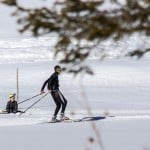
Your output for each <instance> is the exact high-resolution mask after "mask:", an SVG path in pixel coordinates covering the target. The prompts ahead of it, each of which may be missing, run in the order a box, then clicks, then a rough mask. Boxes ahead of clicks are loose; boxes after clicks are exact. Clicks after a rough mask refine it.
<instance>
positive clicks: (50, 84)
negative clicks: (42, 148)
mask: <svg viewBox="0 0 150 150" xmlns="http://www.w3.org/2000/svg"><path fill="white" fill-rule="evenodd" d="M54 71H55V72H54V73H53V74H52V75H51V76H50V78H48V79H47V80H46V81H45V82H44V84H43V86H42V88H41V94H43V93H44V88H45V86H46V85H47V89H48V91H49V92H51V95H52V98H53V100H54V102H55V104H56V109H55V112H54V114H53V117H52V120H51V122H56V121H57V119H56V118H57V114H58V112H59V110H60V108H61V107H62V108H61V114H60V120H65V119H66V118H67V117H65V115H64V114H65V109H66V106H67V100H66V98H65V97H64V96H63V94H62V93H61V92H60V90H59V79H58V75H59V74H60V73H61V71H62V68H61V67H60V66H58V65H57V66H55V67H54Z"/></svg>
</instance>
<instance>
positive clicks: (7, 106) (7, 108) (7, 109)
mask: <svg viewBox="0 0 150 150" xmlns="http://www.w3.org/2000/svg"><path fill="white" fill-rule="evenodd" d="M6 111H7V112H9V102H7V105H6Z"/></svg>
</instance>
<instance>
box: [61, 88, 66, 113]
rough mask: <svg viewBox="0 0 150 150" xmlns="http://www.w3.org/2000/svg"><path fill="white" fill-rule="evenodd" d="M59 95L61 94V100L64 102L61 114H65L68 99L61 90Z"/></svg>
mask: <svg viewBox="0 0 150 150" xmlns="http://www.w3.org/2000/svg"><path fill="white" fill-rule="evenodd" d="M59 95H60V99H61V102H62V110H61V114H63V115H64V113H65V109H66V106H67V100H66V98H65V97H64V95H63V94H62V93H61V92H60V91H59Z"/></svg>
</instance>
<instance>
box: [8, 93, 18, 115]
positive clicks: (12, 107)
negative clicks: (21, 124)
mask: <svg viewBox="0 0 150 150" xmlns="http://www.w3.org/2000/svg"><path fill="white" fill-rule="evenodd" d="M15 96H16V94H9V101H8V102H7V105H6V112H7V113H17V112H18V104H17V101H16V100H15Z"/></svg>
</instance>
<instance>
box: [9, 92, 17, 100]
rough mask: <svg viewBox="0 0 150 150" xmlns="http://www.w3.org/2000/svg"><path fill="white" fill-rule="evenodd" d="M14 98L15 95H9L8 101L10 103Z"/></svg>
mask: <svg viewBox="0 0 150 150" xmlns="http://www.w3.org/2000/svg"><path fill="white" fill-rule="evenodd" d="M15 96H16V94H15V93H13V94H9V99H10V101H14V100H15Z"/></svg>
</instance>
